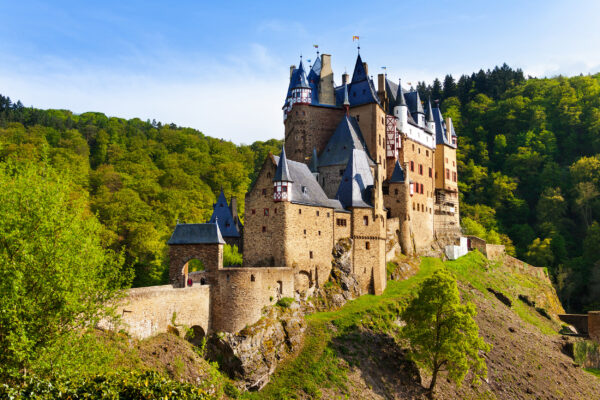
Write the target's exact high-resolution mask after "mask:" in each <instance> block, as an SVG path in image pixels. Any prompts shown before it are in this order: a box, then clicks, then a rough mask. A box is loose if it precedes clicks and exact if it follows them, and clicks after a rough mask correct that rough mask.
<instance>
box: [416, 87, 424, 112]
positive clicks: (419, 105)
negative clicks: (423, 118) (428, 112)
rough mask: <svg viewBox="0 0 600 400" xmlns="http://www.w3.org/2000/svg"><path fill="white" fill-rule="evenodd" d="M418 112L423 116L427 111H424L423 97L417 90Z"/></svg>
mask: <svg viewBox="0 0 600 400" xmlns="http://www.w3.org/2000/svg"><path fill="white" fill-rule="evenodd" d="M417 112H418V113H421V114H425V110H423V104H422V103H421V97H420V96H419V91H418V90H417Z"/></svg>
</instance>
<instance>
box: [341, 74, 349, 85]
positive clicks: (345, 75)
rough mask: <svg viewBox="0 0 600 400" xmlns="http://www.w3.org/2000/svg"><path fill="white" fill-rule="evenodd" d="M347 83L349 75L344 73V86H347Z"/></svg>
mask: <svg viewBox="0 0 600 400" xmlns="http://www.w3.org/2000/svg"><path fill="white" fill-rule="evenodd" d="M346 83H348V74H347V73H344V75H342V85H345V84H346Z"/></svg>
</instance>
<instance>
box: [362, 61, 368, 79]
mask: <svg viewBox="0 0 600 400" xmlns="http://www.w3.org/2000/svg"><path fill="white" fill-rule="evenodd" d="M363 67H365V75H367V76H369V66H368V65H367V63H366V62H364V63H363Z"/></svg>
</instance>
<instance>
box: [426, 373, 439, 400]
mask: <svg viewBox="0 0 600 400" xmlns="http://www.w3.org/2000/svg"><path fill="white" fill-rule="evenodd" d="M437 374H438V370H437V368H436V369H434V370H433V375H432V376H431V383H430V384H429V389H428V390H429V392H428V393H427V398H428V399H430V400H433V398H434V397H433V391H434V389H435V383H436V381H437Z"/></svg>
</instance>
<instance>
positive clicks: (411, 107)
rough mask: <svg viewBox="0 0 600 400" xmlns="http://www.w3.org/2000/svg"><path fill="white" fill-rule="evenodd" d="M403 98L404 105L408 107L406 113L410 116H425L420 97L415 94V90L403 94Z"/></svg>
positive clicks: (417, 93)
mask: <svg viewBox="0 0 600 400" xmlns="http://www.w3.org/2000/svg"><path fill="white" fill-rule="evenodd" d="M404 98H405V99H406V104H407V105H408V111H409V112H410V113H411V114H416V113H421V114H425V111H424V110H423V104H422V103H421V97H420V96H419V92H417V91H416V90H411V91H410V92H408V93H404Z"/></svg>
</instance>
